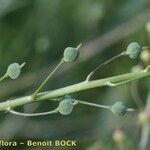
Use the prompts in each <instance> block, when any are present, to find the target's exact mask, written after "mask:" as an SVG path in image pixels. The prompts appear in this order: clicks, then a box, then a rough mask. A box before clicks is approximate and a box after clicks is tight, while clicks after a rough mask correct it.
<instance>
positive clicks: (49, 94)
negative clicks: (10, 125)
mask: <svg viewBox="0 0 150 150" xmlns="http://www.w3.org/2000/svg"><path fill="white" fill-rule="evenodd" d="M148 76H150V71H145V70H141V71H139V72H134V73H126V74H123V75H118V76H114V77H108V78H104V79H99V80H94V81H89V82H85V81H84V82H80V83H77V84H74V85H70V86H67V87H63V88H59V89H55V90H52V91H46V92H43V93H39V94H38V97H37V99H35V101H34V98H33V97H32V95H29V96H24V97H20V98H14V99H13V100H11V101H6V102H1V103H0V111H4V110H6V109H7V108H13V107H17V106H20V105H24V104H28V103H33V102H37V101H42V100H46V99H49V100H50V99H52V98H56V97H61V96H64V95H67V94H71V93H75V92H78V91H83V90H87V89H92V88H96V87H102V86H109V85H108V83H109V82H113V83H119V82H122V81H127V82H126V83H128V82H131V81H133V80H136V79H140V78H143V77H148Z"/></svg>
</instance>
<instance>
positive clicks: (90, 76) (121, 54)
mask: <svg viewBox="0 0 150 150" xmlns="http://www.w3.org/2000/svg"><path fill="white" fill-rule="evenodd" d="M123 55H126V54H125V52H124V51H123V52H122V53H120V54H118V55H116V56H114V57H112V58H110V59H109V60H107V61H105V62H104V63H102V64H100V65H98V66H97V67H96V68H95V69H94V70H92V71H91V72H90V73H89V75H88V76H87V78H86V81H90V80H91V78H92V76H93V75H94V73H95V72H96V71H97V70H98V69H100V68H101V67H103V66H104V65H107V64H108V63H110V62H112V61H114V60H115V59H117V58H119V57H121V56H123Z"/></svg>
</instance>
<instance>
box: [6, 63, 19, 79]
mask: <svg viewBox="0 0 150 150" xmlns="http://www.w3.org/2000/svg"><path fill="white" fill-rule="evenodd" d="M20 74H21V67H20V65H19V64H18V63H13V64H10V65H9V66H8V68H7V75H8V76H9V77H10V78H11V79H16V78H18V77H19V75H20Z"/></svg>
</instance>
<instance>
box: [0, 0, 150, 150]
mask: <svg viewBox="0 0 150 150" xmlns="http://www.w3.org/2000/svg"><path fill="white" fill-rule="evenodd" d="M146 9H150V1H149V0H125V1H121V0H107V1H106V0H0V75H1V76H2V75H3V74H4V72H5V71H6V68H7V66H8V65H9V64H10V63H13V62H18V63H22V62H24V61H26V62H27V65H26V67H25V69H24V72H23V74H24V75H26V73H29V72H31V73H34V72H40V71H42V68H45V67H47V66H48V65H49V64H52V63H55V62H57V61H58V60H59V59H60V58H61V57H62V55H63V50H64V48H66V47H68V46H72V47H76V46H77V45H78V44H79V43H81V42H83V43H86V42H88V41H91V40H93V39H95V38H97V37H99V36H101V35H102V34H103V33H107V32H109V31H111V30H112V29H113V28H114V27H115V26H119V25H120V24H121V23H123V22H126V21H128V20H129V19H132V18H134V17H135V16H136V15H137V14H140V13H141V12H143V11H144V10H146ZM135 25H136V23H135ZM129 28H130V27H129ZM118 36H119V35H118ZM131 41H138V42H139V43H141V44H142V45H148V44H149V43H148V38H147V32H146V30H145V28H144V27H142V28H140V29H139V30H138V31H136V32H135V33H132V34H131V35H129V36H127V37H126V38H124V39H122V40H120V41H118V43H116V44H114V45H113V46H111V47H110V48H108V49H105V51H104V52H103V53H101V52H99V53H98V54H97V55H96V56H94V57H92V58H90V59H88V60H87V61H85V62H83V63H82V64H80V65H78V64H77V65H76V66H74V67H73V68H71V69H69V70H68V71H67V72H65V73H63V74H61V75H60V76H59V77H57V78H53V79H54V80H53V81H52V82H50V83H49V85H48V86H47V87H46V88H45V90H49V89H52V88H56V87H62V86H65V85H68V84H73V83H76V82H79V81H82V80H84V79H85V78H86V75H87V74H88V73H89V72H90V71H91V69H92V68H93V67H94V66H96V65H97V64H98V63H99V62H103V61H104V60H106V59H108V58H110V57H111V56H114V55H115V54H116V53H119V52H120V51H123V50H124V49H125V48H126V45H128V43H129V42H131ZM91 51H92V49H91ZM87 53H88V52H87ZM80 54H81V55H86V54H82V50H81V52H80ZM138 62H140V59H137V60H134V61H132V60H129V59H128V58H121V59H119V60H118V61H115V62H114V63H111V64H110V65H107V66H106V67H105V68H103V70H100V71H98V72H97V75H96V77H97V78H102V77H107V76H112V75H116V74H121V73H125V72H129V71H130V69H131V67H132V66H134V65H136V64H137V63H138ZM70 65H71V64H70ZM61 69H63V67H62V68H61ZM61 69H60V70H61ZM96 77H95V78H96ZM41 78H44V77H43V76H41ZM27 81H28V80H27ZM27 81H22V82H21V84H20V86H22V85H23V84H25V83H24V82H26V84H28V82H27ZM39 82H40V81H37V83H39ZM14 83H15V82H14ZM8 84H9V82H8ZM139 84H140V87H139V88H140V90H139V91H140V92H139V94H140V96H141V97H142V100H143V101H144V102H145V101H146V94H147V80H146V79H142V80H140V83H139ZM4 86H5V84H4ZM15 86H16V85H15V84H14V88H15ZM8 87H9V85H8ZM34 88H35V87H31V88H29V89H26V90H24V91H21V92H16V93H13V94H11V95H9V97H15V96H18V95H19V96H22V95H26V94H29V93H32V92H33V91H34ZM9 90H11V89H9ZM73 96H74V97H75V98H78V99H83V100H86V101H93V102H95V103H100V104H106V105H111V104H113V103H114V102H115V101H117V100H124V101H125V102H126V103H127V104H128V105H129V106H130V107H136V105H135V103H134V102H133V98H132V96H131V92H130V84H128V85H123V86H120V87H116V88H97V89H92V90H90V91H83V92H79V93H75V94H73ZM0 97H1V96H0ZM7 97H8V96H7V95H6V96H4V97H1V101H5V100H6V98H7ZM55 105H56V104H54V103H52V102H49V101H47V102H44V103H37V104H31V105H26V106H25V107H24V109H25V111H27V112H33V111H40V112H41V111H46V110H49V108H50V109H53V107H54V106H55ZM136 116H137V115H136V114H135V113H129V114H127V115H126V116H125V117H123V118H117V117H115V116H113V115H112V114H111V113H110V112H107V111H105V110H101V109H97V108H91V107H88V106H77V107H76V108H75V109H74V110H73V113H72V114H70V115H69V116H61V115H51V116H43V117H36V118H22V117H16V116H13V115H9V114H1V116H0V121H1V122H0V138H4V139H5V138H7V139H10V140H11V139H14V138H15V139H19V140H22V139H27V138H29V137H30V138H33V139H76V140H77V145H78V147H77V149H79V150H80V149H81V150H84V149H92V150H100V149H104V150H112V149H116V145H115V143H114V141H113V139H112V134H113V131H114V129H115V128H116V127H118V126H121V127H123V128H124V131H125V134H126V139H125V143H124V144H125V147H126V148H125V149H128V150H134V149H137V146H138V141H137V140H138V133H139V130H138V127H137V125H136V124H135V122H136V121H137V117H136ZM92 146H93V148H92ZM54 149H55V148H54ZM64 149H65V150H66V149H67V148H64ZM68 149H73V148H68Z"/></svg>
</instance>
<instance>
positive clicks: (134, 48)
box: [126, 42, 142, 59]
mask: <svg viewBox="0 0 150 150" xmlns="http://www.w3.org/2000/svg"><path fill="white" fill-rule="evenodd" d="M141 50H142V48H141V46H140V44H139V43H137V42H132V43H130V44H129V45H128V47H127V50H126V54H127V55H129V57H130V58H131V59H135V58H136V57H137V56H138V55H139V53H140V51H141Z"/></svg>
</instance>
